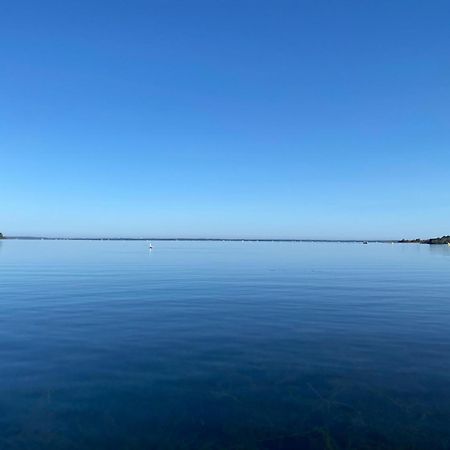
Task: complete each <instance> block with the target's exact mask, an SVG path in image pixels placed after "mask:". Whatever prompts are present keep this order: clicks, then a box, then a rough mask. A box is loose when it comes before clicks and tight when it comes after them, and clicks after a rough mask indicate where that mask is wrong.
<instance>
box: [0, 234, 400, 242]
mask: <svg viewBox="0 0 450 450" xmlns="http://www.w3.org/2000/svg"><path fill="white" fill-rule="evenodd" d="M3 239H4V240H28V241H200V242H325V243H326V242H330V243H331V242H342V243H365V242H367V243H373V244H374V243H382V244H391V243H399V242H400V241H399V240H395V239H394V240H392V239H391V240H386V239H256V238H157V237H146V238H120V237H119V238H89V237H86V238H83V237H39V236H4V237H3Z"/></svg>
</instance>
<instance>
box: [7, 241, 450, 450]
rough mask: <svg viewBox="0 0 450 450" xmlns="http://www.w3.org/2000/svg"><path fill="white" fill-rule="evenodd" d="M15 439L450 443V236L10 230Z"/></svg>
mask: <svg viewBox="0 0 450 450" xmlns="http://www.w3.org/2000/svg"><path fill="white" fill-rule="evenodd" d="M1 245H2V249H1V253H0V306H1V308H0V321H1V327H0V352H1V354H0V356H1V364H2V365H1V367H2V371H1V377H0V421H1V426H0V448H2V449H21V448H26V449H61V448H64V449H65V448H69V449H71V448H73V449H92V448H95V449H110V448H132V449H139V448H143V449H144V448H165V449H166V448H186V449H198V448H209V449H211V448H243V449H257V448H264V449H285V448H286V449H290V448H292V449H294V448H307V449H322V448H328V449H351V448H353V449H364V448H376V449H380V448H381V449H394V448H395V449H397V448H405V449H412V448H433V449H446V448H449V443H450V430H449V427H448V423H450V376H449V374H450V333H449V331H448V330H449V323H450V300H449V295H448V292H449V291H450V277H449V270H450V266H449V265H448V261H449V260H448V259H447V258H445V257H443V256H448V255H449V249H448V248H446V247H444V246H439V247H438V246H427V245H420V246H414V245H411V246H410V245H390V244H389V245H383V244H370V245H360V244H308V243H247V242H244V243H241V242H238V243H208V242H199V243H196V242H153V246H154V250H153V251H152V252H149V251H148V245H147V244H146V243H145V242H143V243H140V242H69V241H58V242H49V241H5V242H3V243H1Z"/></svg>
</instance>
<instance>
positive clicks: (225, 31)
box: [0, 0, 450, 238]
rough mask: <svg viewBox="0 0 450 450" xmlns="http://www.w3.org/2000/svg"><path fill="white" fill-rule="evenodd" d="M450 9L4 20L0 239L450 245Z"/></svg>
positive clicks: (39, 7)
mask: <svg viewBox="0 0 450 450" xmlns="http://www.w3.org/2000/svg"><path fill="white" fill-rule="evenodd" d="M449 24H450V2H449V1H448V0H442V1H439V0H438V1H434V0H431V1H425V0H422V1H414V0H403V1H401V0H398V1H392V0H372V1H369V0H367V1H365V0H353V1H351V0H347V1H346V0H339V1H338V0H336V1H322V0H309V1H302V0H296V1H283V0H281V1H261V0H259V1H256V0H255V1H246V0H239V1H237V0H228V1H226V0H204V1H196V0H190V1H184V0H183V1H170V0H164V1H162V0H161V1H150V0H147V1H136V0H129V1H124V0H123V1H118V0H108V1H103V0H97V1H94V0H90V1H88V0H86V1H70V0H66V1H61V0H57V1H45V0H42V1H36V0H32V1H20V0H17V1H11V2H2V4H1V6H0V55H1V69H0V156H1V161H0V162H1V166H0V168H1V169H0V170H1V172H0V189H1V199H0V202H1V204H0V231H3V233H4V234H9V235H23V234H28V235H58V236H61V235H70V236H100V235H105V236H148V235H150V236H162V237H166V236H194V237H216V236H220V237H222V236H224V237H241V236H242V237H253V236H254V237H299V238H397V237H416V236H420V237H429V236H435V235H441V234H449V233H450V26H449Z"/></svg>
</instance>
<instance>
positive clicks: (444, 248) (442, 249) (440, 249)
mask: <svg viewBox="0 0 450 450" xmlns="http://www.w3.org/2000/svg"><path fill="white" fill-rule="evenodd" d="M427 247H428V249H429V250H430V252H432V253H434V254H439V255H443V256H450V245H427Z"/></svg>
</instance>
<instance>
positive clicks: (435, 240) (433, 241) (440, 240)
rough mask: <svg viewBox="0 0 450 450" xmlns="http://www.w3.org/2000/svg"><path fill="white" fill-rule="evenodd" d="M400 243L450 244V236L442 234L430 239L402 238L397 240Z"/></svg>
mask: <svg viewBox="0 0 450 450" xmlns="http://www.w3.org/2000/svg"><path fill="white" fill-rule="evenodd" d="M398 242H399V243H400V244H432V245H435V244H437V245H445V244H450V236H442V237H438V238H431V239H412V240H409V239H402V240H401V241H398Z"/></svg>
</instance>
